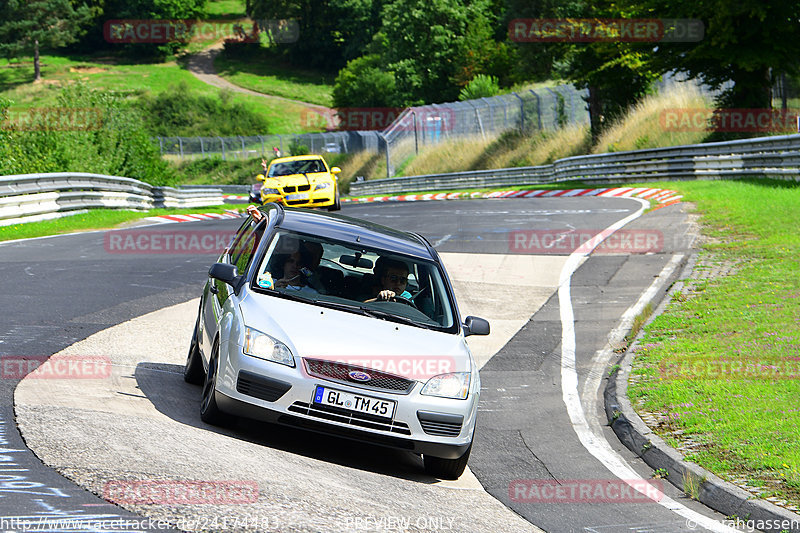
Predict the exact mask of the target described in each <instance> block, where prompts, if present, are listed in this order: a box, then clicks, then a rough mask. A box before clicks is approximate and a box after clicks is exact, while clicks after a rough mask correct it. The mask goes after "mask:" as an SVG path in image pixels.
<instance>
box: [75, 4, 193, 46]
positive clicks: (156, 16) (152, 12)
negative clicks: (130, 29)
mask: <svg viewBox="0 0 800 533" xmlns="http://www.w3.org/2000/svg"><path fill="white" fill-rule="evenodd" d="M91 3H92V7H93V9H92V11H93V14H94V18H93V20H92V28H91V30H90V31H89V32H88V34H87V35H86V37H85V38H84V39H82V40H81V43H80V47H81V48H83V49H86V50H98V49H105V50H113V51H114V52H119V53H121V54H122V55H124V56H126V57H128V58H131V59H134V60H142V59H147V60H151V59H156V60H161V59H165V58H167V57H169V56H171V55H172V54H174V53H176V52H177V51H178V50H179V49H180V48H181V47H182V46H184V44H183V43H179V42H168V43H123V44H120V43H109V42H107V41H106V40H105V38H104V35H105V34H104V33H103V30H104V24H105V23H106V22H107V21H108V20H129V19H132V20H182V19H198V18H201V17H203V15H204V12H205V6H204V4H205V0H136V1H135V2H131V1H130V0H91Z"/></svg>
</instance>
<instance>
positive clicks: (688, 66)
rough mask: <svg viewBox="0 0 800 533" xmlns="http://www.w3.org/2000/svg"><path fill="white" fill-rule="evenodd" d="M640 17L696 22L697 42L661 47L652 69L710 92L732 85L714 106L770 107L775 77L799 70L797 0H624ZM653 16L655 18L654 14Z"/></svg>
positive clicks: (654, 55)
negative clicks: (700, 27) (699, 26)
mask: <svg viewBox="0 0 800 533" xmlns="http://www.w3.org/2000/svg"><path fill="white" fill-rule="evenodd" d="M628 2H629V3H630V4H631V8H632V9H636V10H637V13H639V14H640V16H644V17H647V16H650V17H652V16H658V17H664V18H668V17H676V18H683V19H686V18H695V19H700V20H702V21H703V22H704V24H705V35H704V36H703V38H702V40H701V41H699V42H688V43H674V42H673V43H663V44H661V45H659V46H658V47H657V48H655V49H654V50H653V51H652V57H651V60H650V61H649V63H650V67H651V68H653V69H655V70H658V71H660V72H670V71H678V72H683V73H686V74H688V75H689V77H690V78H695V79H699V80H701V81H703V82H705V83H707V84H709V85H710V86H712V87H714V88H720V87H723V85H725V84H726V82H729V81H733V86H732V87H730V88H729V89H727V90H726V91H725V92H724V93H723V94H722V96H721V97H720V98H719V99H718V102H717V103H718V105H722V106H725V107H734V108H769V107H771V88H772V85H773V82H774V78H775V74H776V73H778V72H786V73H787V74H789V75H792V74H796V73H798V72H800V63H798V61H797V58H798V57H800V39H798V33H797V30H798V24H800V2H797V0H770V1H769V2H762V1H760V0H738V1H736V2H729V1H727V0H707V1H703V2H697V1H696V0H628ZM656 14H657V15H656Z"/></svg>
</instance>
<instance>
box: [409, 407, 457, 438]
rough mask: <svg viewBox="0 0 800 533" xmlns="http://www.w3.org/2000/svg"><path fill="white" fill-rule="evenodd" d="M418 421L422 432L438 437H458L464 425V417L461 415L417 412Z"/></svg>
mask: <svg viewBox="0 0 800 533" xmlns="http://www.w3.org/2000/svg"><path fill="white" fill-rule="evenodd" d="M417 420H419V424H420V426H422V431H424V432H425V433H427V434H428V435H434V436H436V437H458V435H459V434H460V433H461V426H462V425H463V424H464V417H463V416H461V415H452V414H446V413H435V412H431V411H417Z"/></svg>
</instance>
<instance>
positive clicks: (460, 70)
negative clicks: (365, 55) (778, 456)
mask: <svg viewBox="0 0 800 533" xmlns="http://www.w3.org/2000/svg"><path fill="white" fill-rule="evenodd" d="M489 5H490V4H489V3H488V2H487V1H486V0H472V1H468V0H393V1H391V2H388V3H387V4H386V5H385V6H384V8H383V25H382V27H381V31H380V38H379V39H378V41H379V42H382V43H385V44H384V45H383V46H382V50H381V56H382V57H383V59H384V61H385V63H386V69H387V70H390V71H393V72H394V73H395V79H396V81H397V91H398V95H399V97H400V100H401V101H402V103H403V104H405V105H413V104H422V103H430V102H444V101H452V100H455V99H456V98H457V97H458V91H459V89H460V85H464V84H466V83H467V82H468V81H469V80H470V79H471V78H472V77H473V76H474V74H476V73H477V72H475V70H477V68H475V65H477V64H482V63H483V57H485V56H484V55H482V54H481V56H480V57H478V58H476V60H475V61H473V59H472V58H471V57H470V56H469V53H468V52H469V51H470V50H479V51H480V50H481V49H482V48H484V43H486V44H491V43H490V42H489V41H491V32H490V31H485V28H484V26H485V25H486V24H488V23H489V22H488V20H489V19H488V18H487V15H486V13H487V12H488V10H489ZM479 54H480V52H479ZM459 83H460V85H459Z"/></svg>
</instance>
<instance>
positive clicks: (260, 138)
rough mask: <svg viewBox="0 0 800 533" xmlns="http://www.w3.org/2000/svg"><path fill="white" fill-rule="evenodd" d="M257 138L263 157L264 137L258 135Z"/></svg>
mask: <svg viewBox="0 0 800 533" xmlns="http://www.w3.org/2000/svg"><path fill="white" fill-rule="evenodd" d="M258 140H259V141H261V157H264V154H265V153H266V152H265V151H264V137H262V136H261V135H259V136H258Z"/></svg>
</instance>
